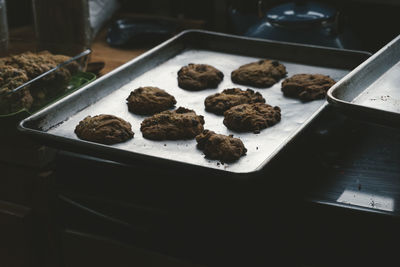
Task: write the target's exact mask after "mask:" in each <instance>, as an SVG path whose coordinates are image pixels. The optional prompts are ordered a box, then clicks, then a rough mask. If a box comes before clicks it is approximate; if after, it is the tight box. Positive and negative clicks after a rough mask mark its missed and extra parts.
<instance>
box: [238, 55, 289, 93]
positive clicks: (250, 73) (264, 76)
mask: <svg viewBox="0 0 400 267" xmlns="http://www.w3.org/2000/svg"><path fill="white" fill-rule="evenodd" d="M286 73H287V72H286V67H285V66H284V65H282V64H281V63H279V62H278V61H276V60H269V59H263V60H259V61H257V62H253V63H249V64H245V65H243V66H240V67H239V68H238V69H236V70H234V71H232V73H231V79H232V81H233V82H234V83H238V84H243V85H249V86H254V87H259V88H265V87H270V86H272V85H274V84H275V83H277V82H278V81H279V80H280V79H282V78H283V77H285V76H286Z"/></svg>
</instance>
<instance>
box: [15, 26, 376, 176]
mask: <svg viewBox="0 0 400 267" xmlns="http://www.w3.org/2000/svg"><path fill="white" fill-rule="evenodd" d="M368 56H369V54H368V53H365V52H357V51H348V50H337V49H330V48H323V47H317V46H307V45H298V44H289V43H283V42H276V41H267V40H261V39H252V38H247V37H239V36H234V35H227V34H221V33H214V32H207V31H201V30H190V31H184V32H182V33H180V34H179V35H177V36H175V37H173V38H171V39H169V40H167V41H166V42H164V43H162V44H161V45H159V46H157V47H155V48H153V49H152V50H150V51H148V52H146V53H145V54H143V55H141V56H139V57H137V58H135V59H134V60H132V61H130V62H128V63H126V64H124V65H123V66H121V67H119V68H117V69H115V70H114V71H112V72H110V73H109V74H107V75H105V76H103V77H102V78H100V79H98V80H96V81H95V82H93V83H91V84H90V85H88V86H86V87H85V88H83V89H81V90H80V91H78V92H76V93H73V94H72V95H70V96H68V97H66V98H64V99H63V100H62V101H60V102H58V103H56V104H54V105H52V106H50V107H48V108H46V109H45V110H42V111H40V112H39V113H37V114H35V115H33V116H30V117H29V118H27V119H25V120H23V121H22V122H21V123H20V126H19V129H20V130H21V131H23V132H25V133H27V134H30V135H33V136H35V137H37V138H40V139H41V140H43V141H45V142H47V143H48V144H51V145H53V146H56V147H58V148H63V149H66V150H70V151H71V150H72V151H75V152H76V151H77V152H80V153H84V154H90V155H94V156H97V157H100V158H106V159H111V160H114V161H120V162H122V161H123V162H126V163H129V164H137V162H138V161H144V162H147V163H148V162H150V163H152V164H154V163H156V162H158V163H166V164H168V165H170V166H181V167H183V166H186V167H190V168H200V169H202V170H206V171H211V172H218V173H221V174H222V173H223V174H226V173H230V174H237V175H238V176H246V175H253V174H255V173H257V172H258V171H260V170H262V169H263V168H264V167H265V166H266V165H267V164H268V163H269V162H270V161H271V159H272V158H274V156H276V155H277V154H278V152H280V151H281V150H282V148H283V147H284V146H285V145H287V144H288V143H289V142H290V141H291V140H293V138H294V137H295V136H296V135H297V134H298V133H299V132H300V131H301V130H302V129H304V128H305V127H306V126H307V125H308V124H309V123H310V122H311V121H312V119H313V118H314V117H315V116H316V115H317V114H318V113H319V112H320V111H321V110H322V109H323V108H324V106H325V105H326V104H327V102H326V101H325V100H318V101H312V102H308V103H303V102H301V101H298V100H296V99H291V98H286V97H284V96H283V95H282V93H281V90H280V83H277V84H275V85H274V86H273V87H271V88H267V89H257V88H252V89H254V90H255V91H257V92H260V93H261V94H262V95H263V96H264V97H265V99H266V101H267V103H269V104H271V105H277V106H280V107H281V109H282V120H281V122H280V123H278V124H277V125H275V126H273V127H271V128H268V129H265V130H262V131H261V133H260V134H253V133H236V132H231V131H230V130H228V129H227V128H226V127H225V126H224V125H223V124H222V121H223V116H217V115H214V114H212V113H208V112H206V111H205V110H204V99H205V98H206V96H208V95H210V94H214V93H216V92H221V91H222V90H223V89H226V88H232V87H239V88H243V89H245V88H248V87H246V86H240V85H237V84H234V83H232V82H231V79H230V73H231V71H232V70H234V69H236V68H237V67H239V66H241V65H243V64H245V63H249V62H253V61H256V60H258V59H260V58H271V59H276V60H279V61H280V62H282V63H283V64H284V65H285V66H286V68H287V71H288V76H291V75H293V74H296V73H321V74H326V75H329V76H331V77H332V78H333V79H335V80H340V79H341V78H343V77H344V76H345V75H346V74H347V73H348V72H349V71H350V70H351V69H353V68H355V67H356V66H358V65H359V64H360V63H361V62H363V61H364V60H365V59H366V58H368ZM188 63H207V64H210V65H213V66H215V67H216V68H218V69H220V70H221V71H222V72H223V73H224V75H225V77H224V79H223V81H222V83H221V84H220V85H219V87H218V88H217V89H208V90H203V91H198V92H190V91H186V90H183V89H180V88H179V87H178V84H177V72H178V70H179V69H180V68H181V67H182V66H184V65H187V64H188ZM139 86H157V87H160V88H163V89H165V90H166V91H168V92H169V93H171V94H172V95H174V96H175V98H176V99H177V107H179V106H184V107H188V108H191V109H194V110H195V111H196V113H197V114H201V115H203V116H204V118H205V125H204V127H205V129H211V130H213V131H215V132H217V133H222V134H234V136H236V137H239V138H240V139H241V140H242V141H243V142H244V144H245V146H246V148H247V150H248V151H247V155H246V156H244V157H242V158H241V159H240V160H239V161H237V162H235V163H232V164H222V163H220V162H219V161H216V160H208V159H206V158H204V155H203V153H202V152H201V151H199V150H197V148H196V141H195V140H183V141H151V140H146V139H144V138H143V137H142V134H141V132H140V123H141V122H142V121H143V119H144V118H145V117H144V116H139V115H135V114H132V113H130V112H128V109H127V105H126V100H125V99H126V98H127V97H128V95H129V93H130V92H131V91H132V90H134V89H135V88H138V87H139ZM250 88H251V87H250ZM100 113H108V114H114V115H117V116H120V117H122V118H123V119H125V120H127V121H129V122H130V123H131V124H132V129H133V131H134V132H135V137H134V139H133V140H131V141H128V142H125V143H121V144H116V145H113V146H107V145H102V144H96V143H92V142H87V141H83V140H79V139H78V138H77V137H76V135H75V134H74V128H75V126H76V125H77V123H78V122H79V121H80V120H82V119H83V118H84V117H86V116H87V115H97V114H100Z"/></svg>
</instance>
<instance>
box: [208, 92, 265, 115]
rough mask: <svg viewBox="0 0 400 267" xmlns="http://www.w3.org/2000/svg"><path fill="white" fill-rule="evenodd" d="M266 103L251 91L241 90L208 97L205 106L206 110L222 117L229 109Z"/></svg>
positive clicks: (260, 96) (258, 94) (256, 93)
mask: <svg viewBox="0 0 400 267" xmlns="http://www.w3.org/2000/svg"><path fill="white" fill-rule="evenodd" d="M251 103H265V99H264V98H263V96H262V95H261V94H260V93H258V92H254V91H253V90H251V89H247V90H246V91H244V90H241V89H239V88H231V89H225V90H224V91H222V93H217V94H213V95H210V96H208V97H207V98H206V99H205V101H204V105H205V106H206V110H207V111H209V112H213V113H215V114H217V115H222V114H224V112H225V111H226V110H228V109H230V108H231V107H233V106H237V105H240V104H251Z"/></svg>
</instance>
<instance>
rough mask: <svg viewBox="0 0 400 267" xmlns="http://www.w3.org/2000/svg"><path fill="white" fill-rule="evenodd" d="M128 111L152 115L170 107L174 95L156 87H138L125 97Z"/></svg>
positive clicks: (173, 103)
mask: <svg viewBox="0 0 400 267" xmlns="http://www.w3.org/2000/svg"><path fill="white" fill-rule="evenodd" d="M126 100H127V101H128V102H127V104H128V109H129V111H130V112H133V113H135V114H139V115H153V114H155V113H158V112H161V111H164V110H167V109H169V108H172V107H173V106H174V105H175V104H176V100H175V97H173V96H172V95H170V94H168V93H167V92H165V91H164V90H162V89H159V88H157V87H149V86H148V87H139V88H137V89H135V90H134V91H132V92H131V93H130V95H129V97H128V98H127V99H126Z"/></svg>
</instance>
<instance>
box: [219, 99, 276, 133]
mask: <svg viewBox="0 0 400 267" xmlns="http://www.w3.org/2000/svg"><path fill="white" fill-rule="evenodd" d="M280 120H281V109H280V108H279V107H272V106H270V105H268V104H265V103H253V104H242V105H238V106H234V107H232V108H230V109H228V110H227V111H225V113H224V122H223V123H224V125H225V126H226V127H228V129H231V130H233V131H237V132H254V133H259V132H260V130H262V129H265V128H267V127H270V126H272V125H275V124H276V123H278V122H279V121H280Z"/></svg>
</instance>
